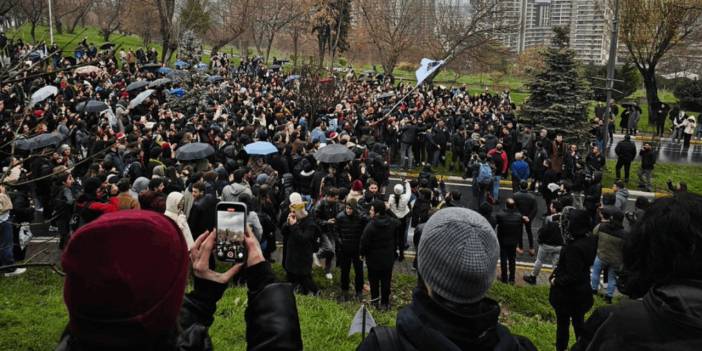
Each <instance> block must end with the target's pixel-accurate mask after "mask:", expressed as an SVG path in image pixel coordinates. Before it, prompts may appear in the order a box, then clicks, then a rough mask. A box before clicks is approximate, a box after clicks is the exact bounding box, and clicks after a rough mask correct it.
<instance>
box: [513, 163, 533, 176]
mask: <svg viewBox="0 0 702 351" xmlns="http://www.w3.org/2000/svg"><path fill="white" fill-rule="evenodd" d="M511 169H512V176H513V177H515V178H517V179H519V180H526V179H529V164H528V163H526V161H524V160H518V161H514V163H512V168H511Z"/></svg>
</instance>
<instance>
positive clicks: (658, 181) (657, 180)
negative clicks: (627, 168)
mask: <svg viewBox="0 0 702 351" xmlns="http://www.w3.org/2000/svg"><path fill="white" fill-rule="evenodd" d="M616 163H617V162H616V160H607V169H606V171H605V172H604V174H603V176H604V178H603V183H602V184H603V187H607V188H611V187H612V184H614V181H615V180H616V179H615V178H616V174H615V167H614V166H615V165H616ZM640 167H641V163H640V162H639V161H634V162H633V163H632V164H631V175H630V177H631V179H630V181H629V187H630V188H631V189H636V186H637V185H638V177H637V176H636V172H637V171H638V170H639V168H640ZM623 172H624V170H623V169H622V173H623ZM700 174H702V166H700V165H687V164H674V163H657V164H656V166H655V168H654V170H653V179H652V183H653V188H654V191H656V192H668V187H667V185H666V181H667V180H668V179H671V180H672V181H673V182H674V183H678V182H681V181H682V182H687V187H688V190H689V191H691V192H694V193H697V194H701V193H702V178H700ZM622 176H624V175H623V174H622Z"/></svg>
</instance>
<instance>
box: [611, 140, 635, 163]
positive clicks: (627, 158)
mask: <svg viewBox="0 0 702 351" xmlns="http://www.w3.org/2000/svg"><path fill="white" fill-rule="evenodd" d="M614 152H615V153H616V154H617V157H619V159H620V160H622V161H624V162H631V161H633V160H634V159H635V158H636V144H634V143H633V142H632V141H631V140H628V141H627V140H622V141H620V142H619V143H617V147H615V148H614Z"/></svg>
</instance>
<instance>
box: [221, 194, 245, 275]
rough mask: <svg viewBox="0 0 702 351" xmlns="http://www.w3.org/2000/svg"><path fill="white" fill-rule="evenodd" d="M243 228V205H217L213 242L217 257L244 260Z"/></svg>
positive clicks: (234, 260)
mask: <svg viewBox="0 0 702 351" xmlns="http://www.w3.org/2000/svg"><path fill="white" fill-rule="evenodd" d="M245 229H246V207H245V206H243V205H242V206H241V207H240V206H233V205H232V206H227V205H224V204H220V205H218V206H217V242H216V244H215V256H216V257H217V259H219V260H221V261H227V262H236V263H240V262H245V261H246V245H245V244H244V230H245Z"/></svg>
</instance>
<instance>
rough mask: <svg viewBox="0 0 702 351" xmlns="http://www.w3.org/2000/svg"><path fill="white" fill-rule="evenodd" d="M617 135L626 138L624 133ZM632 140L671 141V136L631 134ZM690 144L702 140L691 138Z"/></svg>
mask: <svg viewBox="0 0 702 351" xmlns="http://www.w3.org/2000/svg"><path fill="white" fill-rule="evenodd" d="M614 136H615V137H618V138H624V134H614ZM631 140H633V141H640V142H669V143H670V142H671V141H672V138H669V137H655V136H652V135H635V136H633V135H632V136H631ZM690 145H702V140H694V139H693V140H690Z"/></svg>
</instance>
